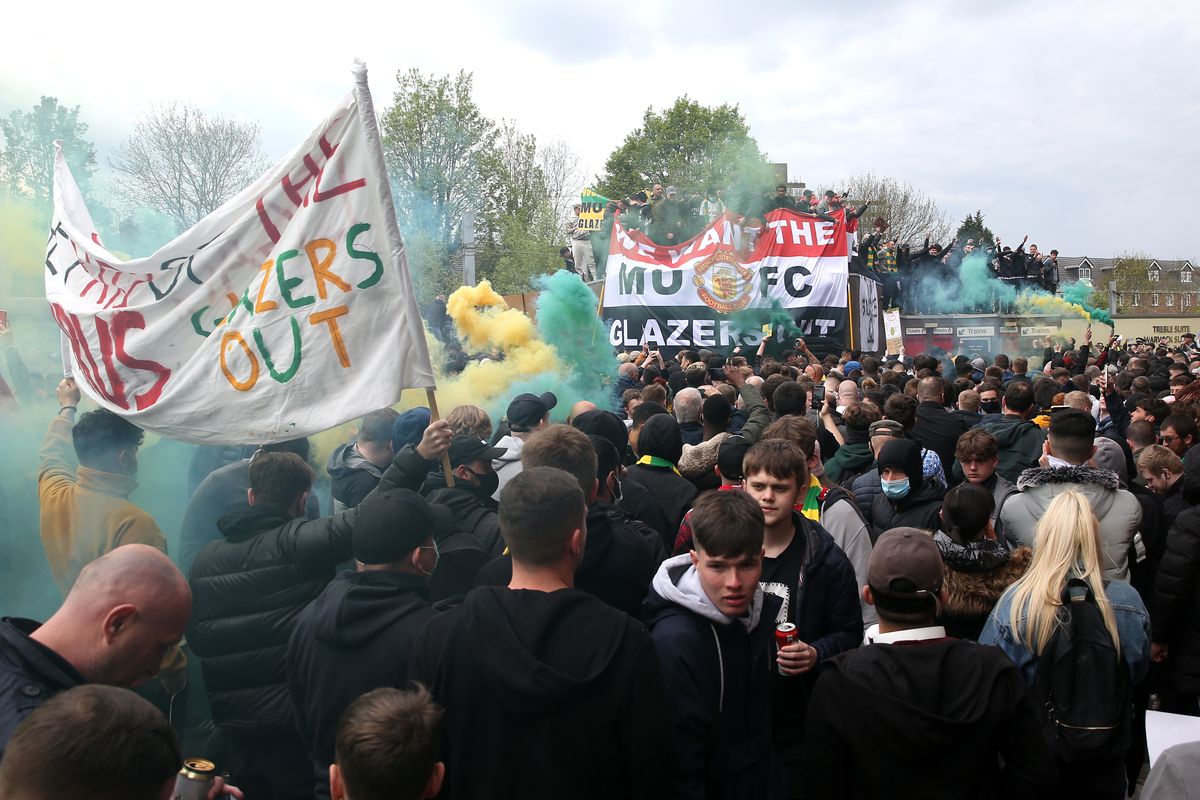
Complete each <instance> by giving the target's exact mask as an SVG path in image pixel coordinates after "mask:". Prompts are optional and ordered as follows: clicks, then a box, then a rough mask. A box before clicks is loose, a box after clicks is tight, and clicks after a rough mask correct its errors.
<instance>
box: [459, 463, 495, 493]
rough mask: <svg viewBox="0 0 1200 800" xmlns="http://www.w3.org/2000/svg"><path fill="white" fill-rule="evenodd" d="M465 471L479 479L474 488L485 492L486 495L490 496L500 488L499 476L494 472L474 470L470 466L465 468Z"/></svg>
mask: <svg viewBox="0 0 1200 800" xmlns="http://www.w3.org/2000/svg"><path fill="white" fill-rule="evenodd" d="M467 472H469V473H471V474H472V475H474V476H475V478H476V480H478V481H479V486H478V487H476V488H477V489H478V490H479V493H480V494H485V495H487V496H488V497H491V496H492V495H494V494H495V493H496V490H497V489H499V488H500V476H499V475H497V474H496V473H494V472H476V471H475V470H473V469H470V468H468V469H467Z"/></svg>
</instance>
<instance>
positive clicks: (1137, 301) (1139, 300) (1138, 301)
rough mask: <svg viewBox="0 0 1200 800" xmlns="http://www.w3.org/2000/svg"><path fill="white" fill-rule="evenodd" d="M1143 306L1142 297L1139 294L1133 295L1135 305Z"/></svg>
mask: <svg viewBox="0 0 1200 800" xmlns="http://www.w3.org/2000/svg"><path fill="white" fill-rule="evenodd" d="M1141 304H1142V296H1141V295H1140V294H1138V293H1137V292H1134V293H1133V305H1135V306H1140V305H1141Z"/></svg>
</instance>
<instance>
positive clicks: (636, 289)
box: [618, 261, 646, 294]
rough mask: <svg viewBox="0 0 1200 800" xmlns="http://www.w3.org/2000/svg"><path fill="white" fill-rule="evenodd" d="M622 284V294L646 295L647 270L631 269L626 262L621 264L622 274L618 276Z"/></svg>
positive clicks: (641, 268) (640, 268)
mask: <svg viewBox="0 0 1200 800" xmlns="http://www.w3.org/2000/svg"><path fill="white" fill-rule="evenodd" d="M618 278H619V280H620V282H621V294H645V293H646V270H645V268H643V267H634V268H632V269H630V268H629V265H628V264H626V263H625V262H624V261H622V262H621V272H620V274H619V275H618Z"/></svg>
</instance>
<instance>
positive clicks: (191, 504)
mask: <svg viewBox="0 0 1200 800" xmlns="http://www.w3.org/2000/svg"><path fill="white" fill-rule="evenodd" d="M249 488H250V459H249V458H243V459H241V460H240V461H235V462H233V463H232V464H226V465H225V466H223V467H220V468H219V469H216V470H213V471H212V472H211V473H209V475H208V476H207V477H206V478H205V479H204V480H203V481H201V482H200V486H199V487H197V488H196V491H195V493H194V494H193V495H192V499H191V500H189V501H188V506H187V511H185V512H184V515H183V524H182V526H181V527H180V532H179V569H180V570H182V571H183V574H184V575H186V574H187V573H188V570H190V569H191V568H192V562H193V561H195V560H196V556H198V555H200V551H201V550H203V549H204V548H205V547H206V546H208V543H209V542H216V541H220V539H221V529H220V528H218V527H217V520H219V519H221V517H223V516H225V515H226V514H229V513H231V512H234V511H245V510H246V509H248V508H250V503H249V501H247V499H246V490H247V489H249ZM304 513H305V516H306V517H308V518H309V519H316V518H317V517H319V516H321V504H320V502H318V501H317V495H316V494H315V493H313V492H309V493H308V500H307V502H306V503H305V507H304Z"/></svg>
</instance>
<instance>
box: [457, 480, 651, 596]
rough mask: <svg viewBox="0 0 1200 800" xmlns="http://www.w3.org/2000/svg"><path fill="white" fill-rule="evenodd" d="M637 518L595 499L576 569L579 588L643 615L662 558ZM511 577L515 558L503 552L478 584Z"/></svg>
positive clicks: (504, 581)
mask: <svg viewBox="0 0 1200 800" xmlns="http://www.w3.org/2000/svg"><path fill="white" fill-rule="evenodd" d="M637 524H638V523H637V521H636V520H634V519H632V518H631V517H629V516H628V515H627V514H625V512H623V511H621V510H620V509H618V508H616V507H614V506H611V505H609V504H608V503H604V502H597V503H593V504H592V505H591V507H590V508H588V514H587V543H586V544H585V545H584V548H583V561H581V562H580V563H579V568H578V569H576V570H575V588H577V589H579V590H580V591H584V592H587V593H588V594H591V595H595V596H596V597H597V598H599V599H600V600H603V601H604V602H605V603H606V604H608V605H610V606H612V607H613V608H615V609H617V610H618V611H624V612H625V613H626V614H628V615H629V616H631V617H637V616H639V615H640V613H641V610H642V601H643V600H645V599H646V590H647V589H648V588H649V586H650V579H651V578H653V577H654V572H655V571H656V570H657V569H658V565H659V563H660V562H661V561H662V559H661V558H655V554H654V551H652V550H651V549H650V544H649V543H648V542H647V541H646V539H645V538H643V536H642V534H641V533H640V532H639V530H638V527H635V526H636V525H637ZM654 541H655V543H657V542H658V538H657V537H655V540H654ZM511 580H512V558H510V557H509V556H500V557H499V558H497V559H494V560H493V561H491V562H490V563H488V564H486V565H485V566H484V567H483V569H481V570H480V571H479V576H478V578H476V584H477V585H479V586H507V585H508V582H509V581H511Z"/></svg>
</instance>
